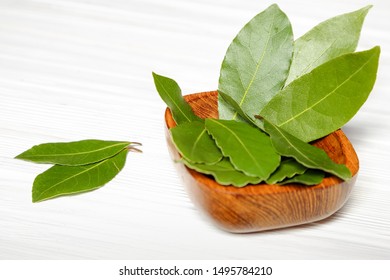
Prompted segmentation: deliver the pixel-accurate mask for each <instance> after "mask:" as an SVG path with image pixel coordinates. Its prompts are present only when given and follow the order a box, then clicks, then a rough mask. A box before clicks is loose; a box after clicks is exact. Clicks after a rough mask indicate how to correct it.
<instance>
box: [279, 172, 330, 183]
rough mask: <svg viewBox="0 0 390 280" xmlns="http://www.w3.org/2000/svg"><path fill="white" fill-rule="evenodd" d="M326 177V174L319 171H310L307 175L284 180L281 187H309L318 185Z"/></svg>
mask: <svg viewBox="0 0 390 280" xmlns="http://www.w3.org/2000/svg"><path fill="white" fill-rule="evenodd" d="M324 177H325V173H324V172H323V171H322V170H318V169H308V170H307V171H306V172H305V173H303V174H299V175H296V176H294V177H292V178H290V179H287V180H284V181H282V182H280V183H278V184H279V185H286V184H302V185H307V186H313V185H318V184H319V183H321V182H322V180H323V179H324Z"/></svg>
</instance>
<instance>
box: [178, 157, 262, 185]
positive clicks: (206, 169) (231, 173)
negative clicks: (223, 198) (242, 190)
mask: <svg viewBox="0 0 390 280" xmlns="http://www.w3.org/2000/svg"><path fill="white" fill-rule="evenodd" d="M183 163H184V164H185V165H186V166H187V167H188V168H191V169H194V170H196V171H198V172H201V173H204V174H208V175H212V176H213V177H214V179H215V181H217V182H218V183H219V184H221V185H233V186H234V187H244V186H246V185H248V184H258V183H260V182H261V181H262V180H261V179H260V178H257V177H252V176H248V175H246V174H244V173H243V172H240V171H238V170H237V169H236V168H235V167H234V166H233V165H232V164H231V162H230V161H229V159H228V158H223V159H222V160H221V161H219V162H217V163H215V164H212V165H208V164H199V163H193V162H190V161H187V160H185V159H183Z"/></svg>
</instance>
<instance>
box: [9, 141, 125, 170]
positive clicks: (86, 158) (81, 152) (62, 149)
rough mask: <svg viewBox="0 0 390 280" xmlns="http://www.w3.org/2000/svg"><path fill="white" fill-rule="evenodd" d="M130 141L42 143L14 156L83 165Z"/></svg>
mask: <svg viewBox="0 0 390 280" xmlns="http://www.w3.org/2000/svg"><path fill="white" fill-rule="evenodd" d="M130 144H131V142H126V141H103V140H82V141H75V142H67V143H44V144H40V145H36V146H34V147H32V148H31V149H29V150H27V151H25V152H23V153H21V154H20V155H18V156H16V157H15V158H17V159H22V160H27V161H32V162H36V163H52V164H60V165H85V164H90V163H94V162H98V161H101V160H104V159H106V158H109V157H112V156H114V155H116V154H117V153H119V152H120V151H122V150H123V149H125V148H126V147H128V146H129V145H130Z"/></svg>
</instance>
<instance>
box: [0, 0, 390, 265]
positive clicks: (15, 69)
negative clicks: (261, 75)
mask: <svg viewBox="0 0 390 280" xmlns="http://www.w3.org/2000/svg"><path fill="white" fill-rule="evenodd" d="M272 3H273V2H272V1H242V0H241V1H233V0H229V1H222V0H221V1H217V0H197V1H179V0H165V1H157V0H147V1H141V0H139V1H135V0H128V1H127V0H111V1H108V0H95V1H92V0H82V1H80V0H77V1H76V0H62V1H61V0H40V1H38V0H37V1H32V0H31V1H27V0H9V1H8V0H0V259H389V258H390V236H389V232H390V201H389V200H390V176H389V166H390V164H389V156H390V144H389V143H388V139H389V138H390V114H389V111H388V107H389V101H390V97H389V94H390V57H389V52H388V50H389V48H390V37H389V30H390V20H389V16H390V4H389V2H388V1H386V0H382V1H379V0H378V1H370V2H366V1H336V0H327V1H303V0H300V1H278V4H279V6H280V8H281V9H282V10H284V11H285V12H286V13H287V15H288V16H289V18H290V20H291V22H292V25H293V29H294V34H295V38H298V37H299V36H300V35H302V34H303V33H305V32H306V31H308V30H309V29H310V28H312V27H313V26H314V25H316V24H317V23H319V22H320V21H322V20H325V19H327V18H329V17H332V16H335V15H338V14H341V13H345V12H350V11H353V10H356V9H359V8H361V7H363V6H365V5H367V4H370V3H371V4H374V8H373V9H372V10H371V11H370V12H369V14H368V16H367V19H366V22H365V25H364V28H363V31H362V36H361V40H360V44H359V48H358V49H359V50H363V49H368V48H371V47H373V46H374V45H380V46H381V47H382V54H381V58H380V67H379V73H378V79H377V83H376V86H375V88H374V90H373V92H372V94H371V96H370V98H369V100H368V101H367V102H366V104H365V105H364V106H363V107H362V109H361V110H360V111H359V113H358V114H357V115H356V117H354V118H353V120H352V121H350V122H349V123H348V124H347V125H346V127H345V128H344V131H345V133H346V134H347V136H348V137H349V138H350V140H351V142H352V143H353V145H354V147H355V149H356V151H357V153H358V155H359V159H360V172H359V177H358V181H357V183H356V186H355V189H354V190H353V192H352V195H351V197H350V199H349V201H348V202H347V204H346V205H345V207H344V208H342V209H341V210H340V211H339V212H338V213H336V214H335V215H334V216H332V217H331V218H328V219H326V220H324V221H320V222H317V223H311V224H308V225H304V226H299V227H293V228H288V229H282V230H275V231H269V232H263V233H255V234H230V233H226V232H223V231H221V230H219V229H217V228H216V227H215V226H214V225H213V224H211V223H210V222H209V220H208V219H206V218H205V217H203V216H202V215H200V213H199V212H198V210H197V209H196V208H195V207H194V206H193V205H192V203H191V201H190V200H189V198H188V196H187V194H186V193H185V191H184V188H183V185H182V183H181V181H180V178H179V176H178V175H177V174H176V171H175V169H174V165H173V163H172V161H171V159H170V157H169V155H168V151H167V147H166V143H165V136H164V122H163V114H164V109H165V104H164V103H163V102H162V101H161V100H160V98H159V96H158V94H157V93H156V91H155V88H154V85H153V81H152V76H151V72H152V71H155V72H157V73H159V74H162V75H166V76H169V77H172V78H174V79H175V80H176V81H177V82H178V83H179V85H180V86H181V88H182V90H183V92H184V93H193V92H200V91H208V90H214V89H216V88H217V85H218V77H219V68H220V64H221V62H222V59H223V56H224V54H225V51H226V48H227V47H228V45H229V44H230V42H231V40H232V39H233V37H234V36H235V34H236V33H237V32H238V31H239V30H240V28H241V27H242V26H243V25H244V24H245V23H246V22H247V21H248V20H250V19H251V18H252V17H253V16H254V15H255V14H257V13H258V12H260V11H262V10H263V9H265V8H267V7H268V6H269V5H270V4H272ZM91 138H96V139H107V140H109V139H111V140H130V141H139V142H142V143H143V145H144V146H143V151H144V153H143V154H135V153H130V154H129V155H128V158H127V164H126V166H125V168H124V170H123V171H122V172H121V173H120V174H119V175H118V176H117V177H116V178H115V179H114V180H113V181H111V182H110V183H108V184H107V185H106V186H105V187H103V188H101V189H99V190H97V191H94V192H90V193H86V194H82V195H76V196H71V197H61V198H57V199H53V200H49V201H45V202H42V203H36V204H33V203H32V202H31V187H32V183H33V180H34V178H35V176H36V175H38V174H39V173H40V172H43V171H44V170H46V169H47V168H48V166H46V165H37V164H32V163H28V162H23V161H19V160H15V159H13V157H14V156H16V155H17V154H19V153H21V152H22V151H24V150H26V149H28V148H30V147H31V146H33V145H35V144H39V143H44V142H58V141H75V140H82V139H91Z"/></svg>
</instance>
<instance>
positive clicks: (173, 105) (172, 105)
mask: <svg viewBox="0 0 390 280" xmlns="http://www.w3.org/2000/svg"><path fill="white" fill-rule="evenodd" d="M153 79H154V84H155V86H156V89H157V92H158V93H159V95H160V97H161V99H162V100H163V101H164V102H165V103H166V104H167V106H168V107H169V109H170V110H171V112H172V117H173V119H174V120H175V122H176V124H181V123H185V122H190V121H201V120H202V119H201V118H199V117H198V116H196V115H195V114H194V112H193V111H192V108H191V106H190V105H188V103H187V102H186V101H185V100H184V98H183V96H182V95H181V89H180V87H179V85H178V84H177V83H176V82H175V81H174V80H172V79H170V78H168V77H164V76H161V75H158V74H156V73H153Z"/></svg>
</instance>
